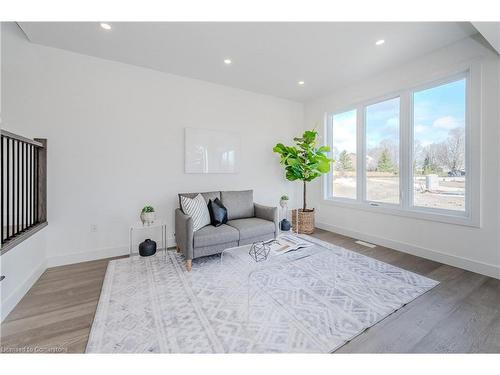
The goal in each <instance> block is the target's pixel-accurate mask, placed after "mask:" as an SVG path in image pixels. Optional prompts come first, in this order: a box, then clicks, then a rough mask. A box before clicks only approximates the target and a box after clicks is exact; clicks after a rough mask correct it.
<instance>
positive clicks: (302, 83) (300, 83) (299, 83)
mask: <svg viewBox="0 0 500 375" xmlns="http://www.w3.org/2000/svg"><path fill="white" fill-rule="evenodd" d="M297 84H298V85H299V86H304V85H305V84H306V83H305V82H304V81H299V82H297Z"/></svg>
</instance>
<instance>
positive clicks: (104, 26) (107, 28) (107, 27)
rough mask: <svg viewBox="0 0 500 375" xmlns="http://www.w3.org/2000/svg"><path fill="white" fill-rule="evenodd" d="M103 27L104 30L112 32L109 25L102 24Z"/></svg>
mask: <svg viewBox="0 0 500 375" xmlns="http://www.w3.org/2000/svg"><path fill="white" fill-rule="evenodd" d="M101 27H102V28H103V29H104V30H111V25H110V24H109V23H105V22H101Z"/></svg>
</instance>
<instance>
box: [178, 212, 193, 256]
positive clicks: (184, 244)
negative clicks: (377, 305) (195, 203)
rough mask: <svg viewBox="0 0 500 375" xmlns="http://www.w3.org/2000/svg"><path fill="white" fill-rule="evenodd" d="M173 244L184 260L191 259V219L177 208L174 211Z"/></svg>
mask: <svg viewBox="0 0 500 375" xmlns="http://www.w3.org/2000/svg"><path fill="white" fill-rule="evenodd" d="M175 242H176V243H177V246H178V247H179V249H181V251H182V252H183V253H184V256H185V257H186V259H188V260H189V259H193V219H192V218H191V216H188V215H186V214H185V213H183V212H182V211H181V210H180V209H179V208H177V209H176V210H175Z"/></svg>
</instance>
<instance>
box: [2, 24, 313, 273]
mask: <svg viewBox="0 0 500 375" xmlns="http://www.w3.org/2000/svg"><path fill="white" fill-rule="evenodd" d="M2 37H3V61H2V75H3V77H2V91H3V93H2V94H3V95H2V112H3V113H2V128H4V129H7V130H10V131H13V132H15V133H19V134H21V135H25V136H29V137H40V138H47V139H48V222H49V225H48V227H47V228H45V229H44V232H45V235H46V246H47V258H48V259H47V264H48V266H51V265H59V264H64V263H71V262H77V261H84V260H89V259H96V258H103V257H108V256H111V255H117V254H123V253H127V252H128V247H127V246H128V227H129V225H130V224H131V223H133V222H135V221H137V220H138V215H139V212H140V209H141V208H142V207H143V206H144V205H145V204H152V205H153V206H154V207H155V208H156V210H157V215H158V216H159V218H161V219H164V220H166V222H167V224H168V235H169V237H170V245H172V244H173V240H172V236H173V231H174V227H173V218H174V208H175V207H177V193H179V192H187V191H210V190H238V189H254V199H255V201H256V202H259V203H264V204H269V205H274V206H276V205H277V203H278V200H279V197H280V196H281V195H282V194H284V193H288V194H289V195H291V198H292V199H294V197H295V190H296V188H297V185H296V184H294V183H291V182H288V181H286V180H285V178H284V173H283V170H282V169H281V167H280V166H279V157H278V155H276V154H273V152H272V147H273V146H274V145H275V144H276V143H277V142H279V141H285V142H288V141H290V140H291V139H292V138H293V137H294V136H296V135H297V133H298V132H300V131H301V129H302V124H303V105H302V104H299V103H296V102H292V101H288V100H283V99H278V98H274V97H270V96H266V95H260V94H254V93H250V92H247V91H243V90H238V89H232V88H229V87H224V86H220V85H215V84H211V83H207V82H203V81H198V80H193V79H188V78H183V77H179V76H175V75H169V74H163V73H160V72H156V71H153V70H148V69H144V68H139V67H134V66H130V65H126V64H121V63H117V62H112V61H107V60H102V59H98V58H93V57H89V56H85V55H80V54H76V53H72V52H67V51H63V50H59V49H55V48H50V47H44V46H40V45H35V44H32V43H29V42H28V41H27V39H26V37H25V36H24V34H23V33H22V32H21V30H20V29H19V28H18V27H17V26H16V25H15V24H12V23H8V24H3V35H2ZM185 127H197V128H209V129H225V130H231V131H235V132H238V133H239V134H240V135H241V140H242V150H241V159H240V173H238V174H225V175H216V174H209V175H199V174H185V173H184V128H185ZM91 224H96V225H97V226H98V231H97V232H91V231H90V226H91ZM10 252H11V253H13V254H14V253H16V252H18V249H17V248H15V249H13V250H11V251H10ZM5 264H7V262H5ZM4 268H7V265H5V266H4Z"/></svg>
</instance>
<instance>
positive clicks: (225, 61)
mask: <svg viewBox="0 0 500 375" xmlns="http://www.w3.org/2000/svg"><path fill="white" fill-rule="evenodd" d="M232 62H233V61H232V60H231V59H224V64H226V65H231V64H232Z"/></svg>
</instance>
